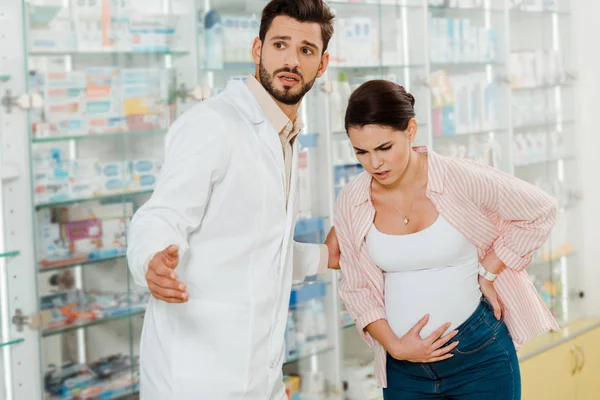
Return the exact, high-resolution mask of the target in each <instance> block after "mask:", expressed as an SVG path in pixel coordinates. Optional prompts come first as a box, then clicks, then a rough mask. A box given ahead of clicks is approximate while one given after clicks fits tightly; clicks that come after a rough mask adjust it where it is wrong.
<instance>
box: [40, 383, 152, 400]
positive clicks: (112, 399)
mask: <svg viewBox="0 0 600 400" xmlns="http://www.w3.org/2000/svg"><path fill="white" fill-rule="evenodd" d="M132 386H133V387H132V388H131V389H128V390H127V389H124V390H123V391H122V392H120V393H115V394H113V395H107V394H103V393H97V394H96V395H95V396H94V397H93V398H94V399H97V400H134V399H137V397H135V396H136V395H138V394H139V393H140V389H139V383H136V384H135V385H132ZM113 390H114V389H113ZM86 398H88V397H86ZM71 399H72V397H70V396H67V397H65V396H51V395H46V397H45V400H71Z"/></svg>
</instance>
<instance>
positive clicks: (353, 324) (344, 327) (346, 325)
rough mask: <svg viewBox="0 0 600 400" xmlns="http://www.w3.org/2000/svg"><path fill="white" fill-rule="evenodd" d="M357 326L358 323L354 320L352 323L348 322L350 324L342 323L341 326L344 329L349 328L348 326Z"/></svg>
mask: <svg viewBox="0 0 600 400" xmlns="http://www.w3.org/2000/svg"><path fill="white" fill-rule="evenodd" d="M355 326H356V323H354V322H350V323H348V324H343V325H341V328H342V329H348V328H354V327H355Z"/></svg>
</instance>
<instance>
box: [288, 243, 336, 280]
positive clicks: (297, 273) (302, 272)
mask: <svg viewBox="0 0 600 400" xmlns="http://www.w3.org/2000/svg"><path fill="white" fill-rule="evenodd" d="M328 259H329V251H328V250H327V246H325V245H324V244H311V243H299V242H294V261H293V262H294V271H293V280H294V281H303V280H304V279H305V278H306V277H307V276H312V275H316V274H324V273H325V272H327V260H328Z"/></svg>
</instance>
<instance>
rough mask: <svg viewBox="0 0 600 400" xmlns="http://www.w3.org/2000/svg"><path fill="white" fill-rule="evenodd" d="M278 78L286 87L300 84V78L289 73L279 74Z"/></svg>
mask: <svg viewBox="0 0 600 400" xmlns="http://www.w3.org/2000/svg"><path fill="white" fill-rule="evenodd" d="M277 78H279V81H280V82H281V83H282V84H284V85H286V86H294V85H295V84H297V83H298V82H300V77H299V76H298V75H295V74H291V73H288V72H284V73H281V74H278V75H277Z"/></svg>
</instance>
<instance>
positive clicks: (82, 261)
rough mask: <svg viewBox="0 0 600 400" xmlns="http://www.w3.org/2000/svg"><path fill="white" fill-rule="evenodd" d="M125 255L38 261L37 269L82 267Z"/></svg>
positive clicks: (44, 270)
mask: <svg viewBox="0 0 600 400" xmlns="http://www.w3.org/2000/svg"><path fill="white" fill-rule="evenodd" d="M126 257H127V256H126V255H125V254H119V255H116V256H110V257H100V258H77V259H66V260H61V261H54V262H52V263H47V264H46V265H44V263H43V262H42V263H40V266H39V271H40V272H48V271H57V270H61V269H66V268H72V267H80V266H81V267H83V266H86V265H95V264H100V263H103V262H107V261H118V260H124V259H125V258H126Z"/></svg>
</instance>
